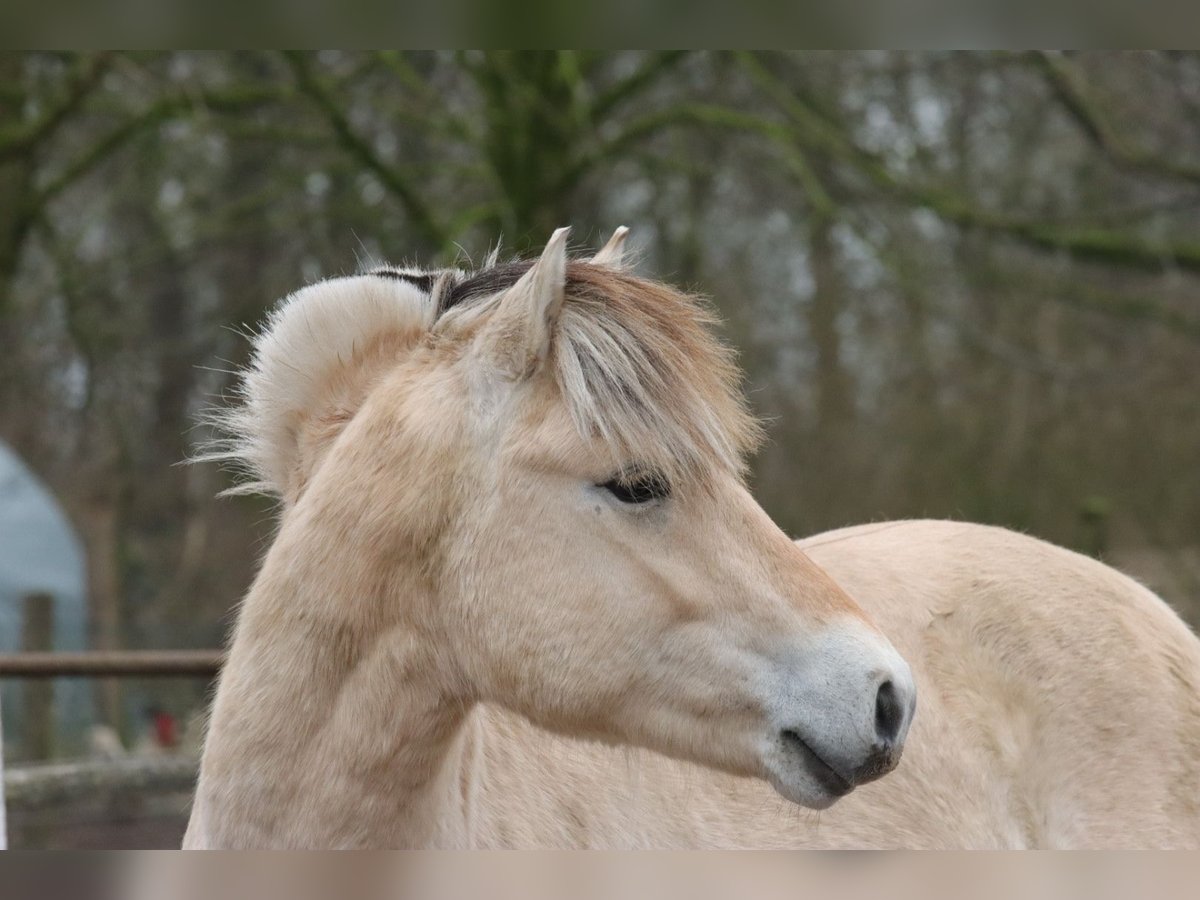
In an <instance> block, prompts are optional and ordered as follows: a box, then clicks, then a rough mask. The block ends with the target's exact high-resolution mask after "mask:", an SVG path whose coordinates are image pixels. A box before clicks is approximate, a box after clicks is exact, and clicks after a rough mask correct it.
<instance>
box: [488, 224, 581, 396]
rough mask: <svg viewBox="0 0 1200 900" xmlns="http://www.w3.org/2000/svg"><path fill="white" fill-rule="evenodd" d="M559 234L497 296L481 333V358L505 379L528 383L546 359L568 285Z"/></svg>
mask: <svg viewBox="0 0 1200 900" xmlns="http://www.w3.org/2000/svg"><path fill="white" fill-rule="evenodd" d="M570 230H571V229H569V228H560V229H558V230H557V231H555V232H554V234H553V235H551V237H550V241H549V242H548V243H547V244H546V249H544V250H543V251H542V255H541V257H540V258H539V259H538V261H537V262H535V263H534V264H533V265H532V266H531V267H530V269H529V270H528V271H527V272H526V273H525V274H524V275H522V276H521V279H520V280H519V281H518V282H517V283H516V284H514V285H513V286H512V287H510V288H509V289H508V290H506V291H505V292H504V293H503V294H501V296H500V298H499V300H498V305H497V307H496V312H495V314H494V315H493V316H492V320H491V321H490V322H489V323H488V325H487V328H486V330H485V332H484V341H485V347H486V352H487V353H488V355H489V356H490V357H491V359H492V361H493V362H494V363H495V364H496V365H497V367H498V368H499V369H500V370H501V372H503V373H504V374H505V375H506V376H507V377H509V378H512V379H513V380H519V379H522V378H528V377H529V376H531V375H533V374H534V373H536V372H538V371H539V370H540V369H541V368H542V366H543V365H544V364H545V362H546V358H547V357H548V356H549V355H550V344H551V341H553V339H554V326H555V324H556V323H557V322H558V314H559V313H560V312H562V305H563V297H564V295H565V291H566V285H567V235H568V234H569V233H570Z"/></svg>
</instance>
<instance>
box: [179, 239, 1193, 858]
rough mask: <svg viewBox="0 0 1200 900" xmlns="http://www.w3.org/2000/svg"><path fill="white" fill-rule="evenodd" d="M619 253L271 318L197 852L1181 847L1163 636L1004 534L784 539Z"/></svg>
mask: <svg viewBox="0 0 1200 900" xmlns="http://www.w3.org/2000/svg"><path fill="white" fill-rule="evenodd" d="M618 243H619V240H618ZM610 249H611V248H610ZM618 264H619V258H617V259H614V258H613V257H612V255H611V254H610V255H609V256H608V257H605V256H604V255H603V254H602V255H601V258H600V259H599V260H593V261H592V262H591V263H589V264H581V263H570V264H568V262H567V260H566V255H565V233H561V232H560V233H557V234H556V235H555V238H554V239H552V240H551V243H550V245H548V247H547V249H546V251H545V252H544V253H543V256H542V259H541V260H540V261H539V262H538V263H536V264H534V265H533V266H531V267H530V266H524V267H517V268H515V269H514V268H512V267H510V268H509V269H503V268H500V269H495V270H491V269H489V270H485V271H484V272H483V273H480V274H479V275H476V276H472V277H467V276H465V275H464V274H463V273H438V274H437V275H436V281H435V282H434V283H433V285H432V290H427V289H426V288H427V286H428V284H429V282H430V281H431V280H432V279H427V278H425V276H424V273H419V272H411V271H403V270H396V271H389V272H384V273H380V274H377V275H371V276H361V277H358V278H352V279H340V280H336V281H332V282H327V283H325V284H322V285H317V286H314V287H312V288H308V289H306V290H305V291H302V292H300V293H298V294H297V295H295V296H294V297H293V298H291V299H289V301H288V302H287V303H286V304H285V305H284V306H283V307H282V308H281V309H280V311H278V312H277V313H276V315H275V316H274V317H273V319H272V321H271V323H270V325H269V327H268V330H267V332H266V333H265V334H264V335H263V336H262V337H261V338H260V339H259V341H258V345H257V347H256V356H255V363H254V367H253V368H252V370H251V371H250V373H249V374H248V376H247V378H246V384H245V396H246V405H245V406H244V407H242V408H241V409H240V410H239V411H237V412H235V413H234V414H233V415H232V416H230V417H229V419H228V421H227V424H228V425H229V426H230V428H231V430H232V431H233V433H234V438H235V441H234V445H233V447H232V450H231V453H230V454H229V456H231V457H232V458H235V459H238V460H241V461H242V462H244V463H245V464H246V465H247V466H249V467H250V469H251V470H252V474H253V475H254V476H255V477H256V478H257V479H258V483H259V485H260V486H263V487H266V488H268V489H270V490H273V491H275V492H277V493H278V494H279V495H280V497H281V498H282V501H283V507H282V511H281V524H280V531H279V534H278V536H277V537H276V539H275V541H274V543H273V546H272V547H271V549H270V551H269V553H268V554H267V556H266V559H265V560H264V563H263V568H262V571H261V572H260V574H259V577H258V578H257V579H256V582H255V584H254V586H253V587H252V589H251V591H250V593H249V594H248V596H247V598H246V600H245V602H244V604H243V607H242V610H241V612H240V614H239V617H238V625H237V629H236V634H235V637H234V641H233V645H232V648H231V651H230V657H229V661H228V663H227V665H226V669H225V672H224V673H223V675H222V678H221V683H220V685H219V689H218V692H217V697H216V700H215V703H214V707H213V713H212V718H211V724H210V728H209V732H208V737H207V741H206V746H205V751H204V757H203V762H202V768H201V776H200V781H199V784H198V786H197V792H196V800H195V804H194V807H193V813H192V820H191V823H190V825H189V829H188V834H187V837H186V840H185V846H188V847H259V846H306V847H360V846H403V847H413V846H444V847H493V846H512V847H573V846H585V847H730V846H742V847H787V846H810V847H830V846H841V847H1026V846H1038V847H1069V846H1091V847H1118V846H1153V847H1160V846H1191V847H1200V811H1198V803H1200V642H1198V641H1197V639H1196V638H1195V636H1193V635H1192V634H1191V633H1190V632H1189V631H1188V629H1187V628H1186V627H1185V626H1184V625H1183V623H1182V622H1181V621H1180V620H1179V619H1178V618H1177V617H1176V616H1175V615H1174V614H1173V613H1172V612H1171V611H1170V610H1169V609H1168V608H1167V607H1166V606H1165V605H1164V604H1163V603H1162V602H1161V601H1160V600H1158V599H1157V598H1156V597H1154V596H1153V595H1152V594H1150V593H1149V592H1148V591H1146V590H1144V589H1143V588H1141V587H1139V586H1138V585H1136V584H1135V583H1133V582H1132V581H1130V580H1129V579H1127V578H1124V577H1123V576H1121V575H1119V574H1118V573H1116V572H1114V571H1113V570H1111V569H1109V568H1106V567H1105V566H1103V565H1101V564H1100V563H1097V562H1095V561H1092V560H1088V559H1085V558H1083V557H1080V556H1077V555H1075V554H1072V553H1069V552H1067V551H1064V550H1061V549H1058V548H1055V547H1051V546H1049V545H1047V544H1044V543H1041V542H1038V541H1035V540H1032V539H1030V538H1027V537H1022V536H1018V535H1015V534H1012V533H1009V532H1005V531H1002V530H998V529H992V528H984V527H979V526H972V525H965V524H955V523H939V522H913V523H892V524H883V525H871V526H864V527H860V528H855V529H849V530H846V531H842V532H836V533H833V534H828V535H822V536H819V537H816V538H812V539H809V540H807V541H804V542H802V543H801V545H800V548H799V549H798V548H797V547H796V546H794V545H793V544H792V543H791V542H790V541H789V540H788V539H787V538H786V536H785V535H783V534H782V532H780V531H779V529H778V528H777V527H776V526H775V525H774V524H773V523H772V522H771V521H770V520H769V519H768V518H767V516H766V515H765V513H763V511H762V509H761V508H760V507H759V506H758V505H757V503H755V501H754V500H753V498H752V497H751V496H750V494H749V493H748V492H747V490H746V488H745V487H744V486H743V484H742V483H741V480H740V477H739V462H738V460H739V458H740V456H741V454H742V453H744V451H745V450H746V449H747V448H748V447H749V446H750V445H751V444H752V442H753V439H754V435H755V428H754V425H753V422H752V421H751V420H750V419H749V418H748V417H747V416H746V414H745V411H744V409H743V407H742V405H741V398H740V395H739V394H738V393H737V392H736V389H735V378H736V370H735V369H734V368H733V366H732V365H731V362H730V359H729V355H728V353H727V352H726V351H725V350H723V349H722V348H721V347H720V346H719V345H718V344H717V343H716V342H715V341H714V340H713V339H712V337H711V335H710V334H709V333H708V331H707V328H706V326H707V322H708V320H707V318H706V317H705V315H704V313H703V310H702V309H701V308H700V307H699V306H698V305H697V304H696V303H695V302H694V301H693V300H692V299H691V298H688V297H686V296H684V295H681V294H678V293H676V292H673V291H671V290H669V289H667V288H665V287H663V286H661V285H655V284H654V283H652V282H646V281H642V280H640V279H636V278H634V277H632V276H630V275H628V274H627V273H625V272H624V271H622V270H620V269H619V268H618V267H617V266H618ZM456 291H457V293H455V292H456ZM635 488H636V493H638V494H639V496H637V497H634V496H632V495H631V494H630V493H629V492H630V491H631V490H634V489H635ZM914 684H915V687H914ZM917 695H919V697H920V700H919V703H918V709H917V713H916V716H915V719H914V718H913V702H914V698H915V697H916V696H917ZM534 723H536V724H534ZM910 724H911V728H910ZM901 754H902V755H901ZM669 757H670V758H669ZM897 761H899V765H898V767H896V766H897ZM893 767H895V769H894V771H891V774H887V773H888V772H889V771H890V770H892V769H893ZM876 779H878V780H876ZM772 788H773V790H772ZM851 788H854V791H853V793H850V794H849V795H848V796H845V797H844V799H838V798H839V797H842V796H843V795H845V794H846V792H847V791H849V790H850V789H851ZM831 804H832V805H831ZM805 807H807V808H805ZM827 807H828V808H827ZM816 809H822V810H823V811H822V812H816V811H815V810H816Z"/></svg>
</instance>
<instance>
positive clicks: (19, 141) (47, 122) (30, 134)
mask: <svg viewBox="0 0 1200 900" xmlns="http://www.w3.org/2000/svg"><path fill="white" fill-rule="evenodd" d="M112 60H113V54H111V53H97V54H95V55H94V56H88V57H85V58H84V59H83V60H82V61H81V62H80V63H79V65H78V66H77V67H76V69H75V71H74V72H73V73H72V74H71V77H70V81H69V83H68V85H67V89H66V92H65V93H64V95H63V96H62V97H61V98H60V99H59V101H58V102H57V103H55V104H54V105H53V106H51V107H50V108H49V109H47V110H46V111H45V112H44V113H42V115H41V116H40V117H39V118H38V119H37V121H35V122H32V123H30V124H29V125H28V126H26V127H25V128H23V129H20V130H17V131H13V132H10V133H9V134H7V135H0V162H3V161H4V160H6V159H11V158H12V157H14V156H20V155H22V154H24V153H28V152H29V151H31V150H32V149H33V148H35V147H37V145H38V144H41V143H42V142H43V141H45V140H47V139H48V138H50V137H51V136H52V135H53V134H54V132H55V131H57V130H58V128H59V126H60V125H62V124H63V122H65V121H66V120H67V118H68V117H69V116H70V115H71V114H72V113H73V112H75V110H77V109H78V108H79V106H80V105H81V104H82V103H83V101H84V100H86V99H87V97H88V95H89V94H90V93H91V92H92V91H93V90H94V89H95V88H96V85H98V84H99V83H100V79H101V78H102V77H103V76H104V73H105V72H106V71H108V68H109V66H110V65H111V64H112Z"/></svg>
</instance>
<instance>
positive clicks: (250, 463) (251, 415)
mask: <svg viewBox="0 0 1200 900" xmlns="http://www.w3.org/2000/svg"><path fill="white" fill-rule="evenodd" d="M431 280H432V279H431V278H429V277H426V273H414V272H410V271H407V270H405V271H392V270H382V271H380V272H378V273H375V274H371V275H356V276H353V277H349V278H333V279H330V280H328V281H322V282H319V283H318V284H314V285H310V286H308V287H306V288H303V289H301V290H299V291H297V292H296V293H294V294H291V295H290V296H288V297H287V298H286V299H284V300H283V301H282V302H281V303H280V304H279V306H278V307H277V308H276V309H275V311H274V312H272V313H271V316H270V318H269V319H268V320H267V323H266V326H265V327H264V328H263V330H262V331H261V332H260V333H259V335H258V336H257V337H256V338H255V340H254V354H253V357H252V359H251V362H250V365H249V366H248V367H247V368H246V370H245V372H244V373H243V378H242V383H241V386H240V389H239V393H240V394H241V397H242V400H243V403H242V405H240V406H238V407H235V408H234V409H232V410H228V411H221V412H218V413H217V414H216V415H215V416H214V419H215V421H216V424H217V425H218V426H219V427H221V428H222V429H223V430H224V431H225V432H226V433H227V434H228V435H229V437H228V440H227V441H226V442H225V448H224V449H223V450H220V451H218V452H215V453H211V454H207V455H206V456H205V457H201V458H202V459H203V458H209V459H227V460H232V461H234V462H235V463H237V464H239V465H240V466H241V467H242V468H243V469H245V470H247V472H248V473H249V475H250V476H251V479H252V480H251V481H250V482H248V483H246V484H244V485H241V486H239V487H236V488H234V489H232V491H230V493H239V492H240V493H249V492H251V491H265V492H268V493H275V494H278V495H279V496H280V497H282V498H283V500H284V502H285V503H292V502H294V501H295V500H296V499H297V498H298V497H299V496H300V494H301V492H302V491H303V489H304V485H305V484H306V483H307V481H308V480H309V478H310V477H311V475H312V473H313V471H314V470H315V468H316V465H317V463H318V462H319V461H320V459H321V457H322V456H323V454H324V452H325V450H326V449H327V448H328V447H329V445H330V444H331V443H332V442H333V440H334V438H336V437H337V435H338V434H340V433H341V431H342V429H343V428H344V427H345V425H346V423H347V422H349V421H350V419H352V418H353V417H354V414H355V413H356V412H357V411H358V409H359V407H360V406H361V405H362V402H363V400H364V399H365V398H366V395H367V394H368V393H369V391H370V390H371V388H372V387H373V386H374V385H375V384H376V383H378V381H379V379H380V377H381V376H382V375H383V374H384V373H386V371H387V370H389V369H390V368H391V367H392V366H394V365H395V363H396V361H397V360H398V359H399V358H400V356H401V354H402V353H403V352H404V351H405V350H407V349H408V348H409V347H411V346H412V345H413V344H414V343H415V342H416V341H417V340H419V339H420V336H421V334H422V333H424V332H425V331H426V330H427V329H428V328H429V325H430V323H431V319H432V317H433V314H434V313H433V304H432V303H431V301H430V298H429V294H428V291H427V288H428V285H429V284H430V282H431Z"/></svg>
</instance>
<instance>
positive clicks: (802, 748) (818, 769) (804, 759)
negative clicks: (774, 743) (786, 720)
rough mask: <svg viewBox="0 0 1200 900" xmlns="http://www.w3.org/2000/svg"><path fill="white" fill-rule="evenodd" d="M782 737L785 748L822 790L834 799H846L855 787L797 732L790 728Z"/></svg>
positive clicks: (783, 732)
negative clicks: (798, 760)
mask: <svg viewBox="0 0 1200 900" xmlns="http://www.w3.org/2000/svg"><path fill="white" fill-rule="evenodd" d="M780 737H781V738H782V740H783V744H784V746H785V747H786V748H787V749H788V751H789V752H791V753H793V754H795V755H796V756H797V757H799V759H800V762H801V765H803V766H804V769H805V771H806V772H808V774H809V775H810V776H812V779H813V780H814V781H816V782H817V784H818V785H820V786H821V788H822V790H824V791H825V792H826V793H828V794H829V795H830V796H831V798H832V799H837V798H839V797H844V796H846V795H847V794H848V793H850V792H851V791H852V790H854V785H853V784H851V783H850V782H849V781H847V780H846V779H845V778H843V777H842V776H841V775H839V774H838V773H837V772H836V771H835V770H834V768H833V767H832V766H830V765H829V763H827V762H825V760H823V759H822V758H821V756H820V754H818V753H817V752H816V751H815V750H813V748H812V747H810V746H809V745H808V742H807V741H805V740H804V738H802V737H800V735H799V734H797V733H796V732H795V731H793V730H791V729H790V728H787V729H784V730H783V731H781V732H780Z"/></svg>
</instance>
